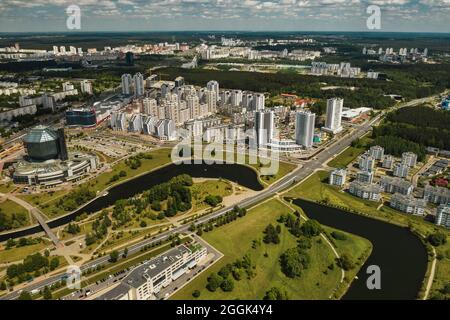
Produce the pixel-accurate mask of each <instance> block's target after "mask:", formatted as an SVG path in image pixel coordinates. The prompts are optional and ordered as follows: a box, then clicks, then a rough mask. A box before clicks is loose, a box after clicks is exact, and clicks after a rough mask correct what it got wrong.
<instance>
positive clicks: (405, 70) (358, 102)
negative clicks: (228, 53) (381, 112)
mask: <svg viewBox="0 0 450 320" xmlns="http://www.w3.org/2000/svg"><path fill="white" fill-rule="evenodd" d="M371 66H372V65H367V68H370V67H371ZM373 67H374V68H375V66H373ZM378 67H382V68H384V67H385V65H383V66H378ZM375 69H376V70H378V68H375ZM383 70H384V69H383ZM386 72H387V74H388V77H389V78H393V80H394V81H382V80H373V79H352V78H339V77H330V76H320V77H318V76H308V75H299V74H295V73H272V74H271V73H255V72H241V71H236V72H228V71H218V70H204V69H193V70H187V69H181V68H164V69H160V70H158V72H157V73H158V74H159V75H160V76H161V78H162V79H165V80H171V79H174V78H175V77H176V76H179V75H181V76H183V77H185V79H186V82H188V83H191V84H194V85H200V86H204V85H205V84H206V83H207V82H208V81H209V80H213V79H214V80H217V81H218V82H219V83H220V86H221V88H230V89H234V88H239V89H242V90H250V91H257V92H268V93H270V94H271V95H277V94H280V93H283V92H285V93H286V92H289V93H295V94H298V95H299V96H302V97H309V98H316V99H327V98H330V97H335V96H339V97H342V98H344V100H345V106H346V107H350V108H356V107H362V106H365V107H372V108H375V109H384V108H387V107H390V106H392V105H393V104H394V101H393V100H392V99H391V98H389V97H386V96H385V95H389V94H397V95H401V96H403V97H404V98H407V99H415V98H423V97H427V96H430V95H432V94H436V93H439V92H442V91H443V90H444V89H445V88H447V87H450V64H441V65H436V66H434V65H420V64H419V65H414V66H401V67H399V68H392V67H389V66H386ZM410 72H412V74H410ZM431 75H432V76H431ZM324 83H326V84H327V85H328V86H340V87H356V88H358V89H356V90H353V91H352V90H348V89H335V90H321V87H322V86H323V85H324Z"/></svg>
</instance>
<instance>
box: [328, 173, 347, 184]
mask: <svg viewBox="0 0 450 320" xmlns="http://www.w3.org/2000/svg"><path fill="white" fill-rule="evenodd" d="M346 177H347V171H346V170H344V169H335V170H333V171H331V172H330V177H329V180H328V182H329V183H330V184H331V185H333V186H339V187H342V186H343V185H344V184H345V179H346Z"/></svg>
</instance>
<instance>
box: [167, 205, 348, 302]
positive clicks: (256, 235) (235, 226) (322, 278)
mask: <svg viewBox="0 0 450 320" xmlns="http://www.w3.org/2000/svg"><path fill="white" fill-rule="evenodd" d="M289 212H291V210H290V208H288V207H287V206H286V205H284V204H283V203H282V202H280V201H279V200H275V199H273V200H270V201H268V202H265V203H263V204H261V205H258V206H257V207H255V208H254V209H251V210H249V212H248V213H247V215H246V216H245V217H243V218H239V219H238V220H236V221H234V222H231V223H230V224H227V225H224V226H221V227H219V228H216V229H214V230H213V231H210V232H208V233H204V234H203V238H204V239H205V240H206V241H207V242H209V243H210V244H211V245H212V246H214V247H215V248H216V249H218V250H219V251H221V252H222V253H223V254H224V257H223V258H222V259H220V260H219V261H218V262H217V263H216V264H214V265H213V266H212V267H211V268H209V269H208V270H206V271H205V272H203V273H202V274H201V275H199V276H198V277H197V278H195V279H194V280H192V281H191V282H190V283H189V284H188V285H186V286H185V287H184V288H182V289H181V290H180V291H179V292H177V293H176V294H175V295H174V296H173V297H172V298H173V299H192V292H193V291H194V290H199V291H200V292H201V295H200V299H212V300H220V299H227V300H231V299H258V300H260V299H262V298H263V297H264V295H265V293H266V291H267V290H269V289H270V288H272V287H274V286H276V287H279V288H281V289H284V290H286V291H287V293H288V296H289V298H290V299H328V297H329V296H330V295H331V293H332V292H333V290H334V289H335V288H336V287H337V285H338V283H339V281H340V270H339V269H338V268H337V267H336V268H335V269H334V270H333V271H330V270H328V274H325V273H324V271H326V270H327V266H328V265H330V264H331V263H333V262H334V255H333V253H332V251H331V249H330V247H329V246H328V245H327V244H326V243H325V241H323V240H319V239H320V238H318V237H316V238H314V239H313V241H312V248H311V249H310V250H309V254H310V257H311V264H310V266H309V268H308V269H307V270H305V271H304V273H303V274H302V276H301V277H299V278H296V279H291V278H288V277H286V276H285V275H284V274H283V273H282V272H281V268H280V265H279V261H278V260H279V257H280V255H281V254H282V253H283V252H284V251H286V250H287V249H289V248H292V247H295V246H296V238H295V237H294V236H292V235H291V234H290V233H289V231H288V230H287V228H286V227H284V226H282V228H281V230H282V231H281V234H280V240H281V241H280V243H279V244H277V245H274V244H265V243H264V242H262V241H261V242H260V244H257V245H256V247H255V249H253V248H252V244H253V240H261V239H262V236H263V231H264V229H265V228H266V226H267V225H268V224H269V223H272V224H277V222H276V220H277V219H278V217H279V216H280V215H282V214H286V213H289ZM266 252H267V254H268V257H264V254H265V253H266ZM247 253H248V254H250V256H251V259H252V261H253V262H254V263H255V265H256V277H255V278H253V279H251V280H247V279H246V278H244V279H242V280H240V281H234V284H235V287H234V290H233V291H232V292H228V293H226V292H223V291H222V290H221V289H218V290H216V292H210V291H208V290H207V289H206V288H205V286H206V279H207V278H208V276H209V275H210V274H211V273H213V272H217V271H219V270H220V268H221V267H222V266H224V265H225V264H227V263H232V262H234V261H235V260H236V259H238V258H239V259H241V258H242V257H243V256H244V255H245V254H247Z"/></svg>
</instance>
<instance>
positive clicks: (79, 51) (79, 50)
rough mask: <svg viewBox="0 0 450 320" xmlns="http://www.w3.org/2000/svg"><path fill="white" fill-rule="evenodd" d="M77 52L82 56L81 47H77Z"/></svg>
mask: <svg viewBox="0 0 450 320" xmlns="http://www.w3.org/2000/svg"><path fill="white" fill-rule="evenodd" d="M77 53H78V55H80V56H82V55H83V48H78V49H77Z"/></svg>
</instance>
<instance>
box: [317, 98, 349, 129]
mask: <svg viewBox="0 0 450 320" xmlns="http://www.w3.org/2000/svg"><path fill="white" fill-rule="evenodd" d="M343 107H344V99H340V98H334V99H328V101H327V120H326V123H325V127H323V128H322V129H323V130H324V131H326V132H329V133H332V134H336V133H339V132H341V131H342V125H341V122H342V109H343Z"/></svg>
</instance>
